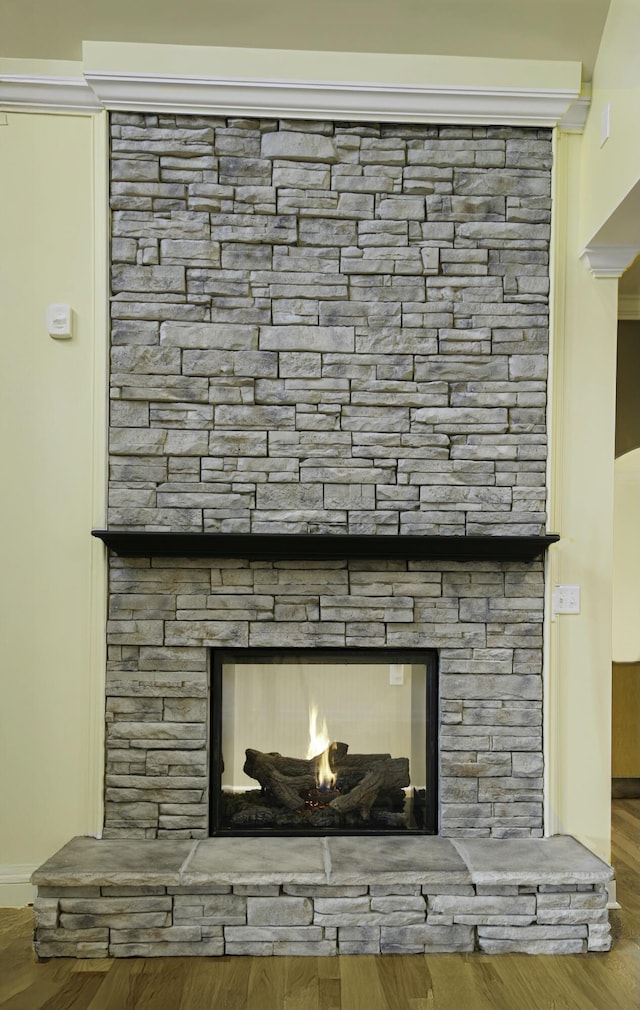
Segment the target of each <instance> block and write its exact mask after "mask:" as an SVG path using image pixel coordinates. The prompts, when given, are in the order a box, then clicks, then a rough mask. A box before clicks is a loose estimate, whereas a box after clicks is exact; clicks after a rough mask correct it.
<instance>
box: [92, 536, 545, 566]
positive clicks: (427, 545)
mask: <svg viewBox="0 0 640 1010" xmlns="http://www.w3.org/2000/svg"><path fill="white" fill-rule="evenodd" d="M91 535H92V536H94V537H98V539H99V540H102V541H103V543H105V544H106V545H107V547H108V548H109V549H110V550H112V551H113V552H114V554H118V555H120V556H121V557H125V558H140V557H171V558H178V557H182V558H215V557H217V558H246V559H248V560H249V561H292V560H293V561H342V560H347V559H351V558H363V559H367V560H372V561H374V560H382V559H384V560H387V561H388V560H398V561H402V560H404V561H406V560H409V561H422V560H448V561H533V560H534V559H535V558H538V557H540V556H541V555H542V554H543V553H544V552H545V551H546V549H547V547H549V545H550V544H553V543H555V542H556V541H557V540H559V539H560V536H559V534H558V533H547V534H545V535H542V536H510V537H508V536H507V537H505V536H480V535H479V536H466V537H453V536H451V537H449V536H413V535H406V536H403V535H399V536H393V535H388V534H387V535H384V534H380V535H368V534H367V535H360V534H351V533H339V534H324V533H311V534H306V533H283V534H281V533H154V532H150V531H147V530H92V531H91Z"/></svg>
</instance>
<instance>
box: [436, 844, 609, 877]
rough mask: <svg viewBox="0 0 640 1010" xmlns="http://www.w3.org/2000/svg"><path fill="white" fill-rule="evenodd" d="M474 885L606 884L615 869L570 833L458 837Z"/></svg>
mask: <svg viewBox="0 0 640 1010" xmlns="http://www.w3.org/2000/svg"><path fill="white" fill-rule="evenodd" d="M453 844H454V845H455V846H456V848H457V850H458V852H459V853H460V855H461V856H462V857H463V859H464V860H465V862H466V863H467V864H468V866H469V870H470V872H471V880H472V881H473V883H474V884H509V883H517V884H519V885H523V884H531V885H533V886H540V885H541V884H605V883H606V882H607V881H609V880H611V879H612V877H613V870H612V869H611V867H610V866H609V865H608V864H607V863H604V862H603V861H602V860H601V859H598V857H597V856H594V854H593V853H592V852H590V851H589V849H586V848H585V847H584V845H581V844H580V842H578V841H576V839H575V838H572V837H571V836H570V835H555V836H553V837H552V838H541V839H531V840H529V839H527V838H516V839H492V841H491V845H487V844H486V842H483V841H482V840H480V839H478V840H476V839H465V840H464V841H463V840H461V839H456V840H455V841H454V843H453Z"/></svg>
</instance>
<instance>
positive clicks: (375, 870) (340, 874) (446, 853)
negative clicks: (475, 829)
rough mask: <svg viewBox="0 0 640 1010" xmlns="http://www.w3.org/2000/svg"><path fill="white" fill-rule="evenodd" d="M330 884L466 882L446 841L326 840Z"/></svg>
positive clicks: (459, 862)
mask: <svg viewBox="0 0 640 1010" xmlns="http://www.w3.org/2000/svg"><path fill="white" fill-rule="evenodd" d="M327 847H328V850H329V857H330V869H329V881H330V883H332V884H338V883H339V884H360V883H376V884H384V883H397V884H405V883H406V884H415V883H420V884H427V883H429V881H442V880H443V879H446V881H447V882H448V883H451V884H466V883H468V882H469V881H470V877H469V873H468V870H467V867H466V864H465V863H464V862H463V860H462V859H461V858H460V855H459V854H458V852H457V851H456V849H455V848H454V846H453V845H452V843H451V842H450V841H449V840H448V839H447V838H435V837H429V836H427V837H424V836H422V837H416V836H414V837H410V838H404V837H402V836H393V837H387V838H385V837H378V838H376V837H371V836H367V837H364V838H349V837H345V838H328V839H327Z"/></svg>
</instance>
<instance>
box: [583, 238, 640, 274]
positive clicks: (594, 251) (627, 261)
mask: <svg viewBox="0 0 640 1010" xmlns="http://www.w3.org/2000/svg"><path fill="white" fill-rule="evenodd" d="M638 253H640V246H637V245H596V244H595V243H594V244H593V245H588V246H585V248H584V249H583V250H582V252H581V253H580V259H583V260H584V261H585V263H586V264H587V266H588V267H589V269H590V270H591V273H592V274H593V275H594V276H595V277H621V276H622V274H623V273H624V272H625V270H626V269H627V267H629V266H631V264H632V263H633V261H634V259H635V258H636V256H637V255H638Z"/></svg>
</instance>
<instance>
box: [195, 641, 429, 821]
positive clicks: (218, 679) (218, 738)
mask: <svg viewBox="0 0 640 1010" xmlns="http://www.w3.org/2000/svg"><path fill="white" fill-rule="evenodd" d="M301 652H304V653H305V655H308V656H309V657H311V656H313V657H314V658H315V657H317V658H318V659H319V660H322V659H324V660H326V661H331V660H333V661H339V660H341V659H344V660H346V659H350V660H354V659H357V660H364V661H366V660H372V661H373V660H376V661H377V662H380V661H383V662H385V663H387V662H388V663H422V664H424V666H425V668H426V691H425V709H426V711H425V719H426V728H427V733H426V745H427V749H426V767H427V781H426V797H425V812H424V827H423V828H404V829H401V828H389V829H380V830H375V829H372V828H363V829H360V830H355V829H351V830H350V829H348V828H334V829H331V828H304V829H296V828H282V827H276V828H256V827H252V828H251V829H239V828H231V827H223V826H221V823H220V822H221V810H220V805H221V804H220V801H221V784H222V669H223V666H224V664H225V663H226V662H230V661H233V660H238V659H243V660H247V659H251V660H255V661H259V660H261V659H263V660H269V661H271V662H273V661H274V660H275V659H276V657H278V656H282V657H283V658H286V657H287V656H292V655H300V653H301ZM209 697H210V721H209V727H210V732H209V752H210V753H209V835H210V836H211V837H247V835H251V836H264V837H272V838H273V837H287V836H291V835H295V836H300V837H305V836H326V835H342V836H345V835H353V836H360V835H377V836H387V835H405V836H406V835H436V834H438V808H439V790H438V784H439V778H440V776H439V746H438V740H439V730H440V706H439V691H438V653H437V651H436V649H433V648H426V647H425V648H422V649H421V648H414V649H397V648H385V647H381V648H378V649H370V648H362V649H361V648H351V649H349V648H339V647H336V648H328V647H325V648H314V647H310V648H307V647H298V648H296V647H284V648H278V647H273V648H254V649H252V648H247V649H241V648H212V649H211V690H210V692H209Z"/></svg>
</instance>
